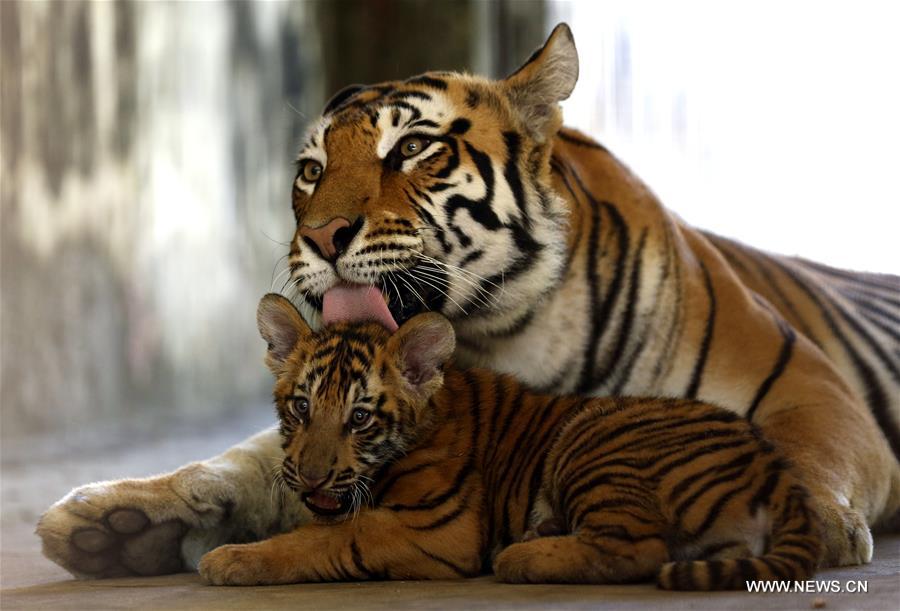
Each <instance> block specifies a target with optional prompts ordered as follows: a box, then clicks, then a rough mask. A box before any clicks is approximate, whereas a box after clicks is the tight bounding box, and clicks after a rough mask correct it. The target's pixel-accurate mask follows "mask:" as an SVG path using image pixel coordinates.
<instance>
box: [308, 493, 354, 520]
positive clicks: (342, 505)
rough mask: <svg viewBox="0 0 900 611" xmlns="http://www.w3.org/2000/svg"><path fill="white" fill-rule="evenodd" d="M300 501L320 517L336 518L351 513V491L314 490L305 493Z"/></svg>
mask: <svg viewBox="0 0 900 611" xmlns="http://www.w3.org/2000/svg"><path fill="white" fill-rule="evenodd" d="M300 500H301V501H303V504H304V505H306V506H307V507H308V508H309V510H310V511H312V512H313V513H314V514H316V515H319V516H326V517H334V516H341V515H344V514H347V513H350V505H351V499H350V491H349V490H344V491H340V492H335V491H332V490H314V491H312V492H304V493H303V494H301V495H300Z"/></svg>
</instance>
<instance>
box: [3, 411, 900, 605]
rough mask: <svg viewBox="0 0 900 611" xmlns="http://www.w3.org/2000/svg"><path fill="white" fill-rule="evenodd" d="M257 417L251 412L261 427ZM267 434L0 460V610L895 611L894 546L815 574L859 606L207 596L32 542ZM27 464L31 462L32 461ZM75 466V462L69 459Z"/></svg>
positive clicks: (609, 596)
mask: <svg viewBox="0 0 900 611" xmlns="http://www.w3.org/2000/svg"><path fill="white" fill-rule="evenodd" d="M265 413H266V412H264V411H257V414H262V415H264V414H265ZM265 424H266V422H265V420H262V419H261V417H255V418H252V419H243V420H239V421H232V422H229V423H227V424H225V425H223V426H222V428H220V429H219V430H208V429H202V430H200V429H198V430H194V431H181V432H179V433H177V434H174V435H167V436H165V437H160V438H156V439H150V440H145V441H144V442H141V443H139V444H137V445H134V444H132V445H129V446H124V445H123V446H120V447H115V446H110V447H107V448H106V449H104V450H102V451H93V452H90V453H89V454H87V455H86V454H85V452H84V451H81V450H79V451H76V449H77V448H76V446H80V447H83V444H84V443H85V442H84V440H71V439H70V440H69V442H63V443H56V444H55V446H54V447H55V451H54V452H49V453H45V452H42V453H41V455H42V456H43V458H42V459H41V460H40V461H39V462H36V461H33V460H30V461H28V462H25V461H22V460H21V458H20V457H21V456H24V455H26V454H25V451H26V448H27V447H28V446H32V447H34V444H35V443H36V442H35V441H33V440H31V441H29V443H28V444H27V445H21V446H19V447H16V444H6V447H4V448H3V469H2V476H3V477H2V481H0V493H2V513H0V552H2V553H0V587H2V589H0V607H2V609H3V610H4V611H6V610H8V609H121V608H143V609H147V608H150V609H161V608H165V609H188V608H190V609H250V608H252V609H281V608H285V609H287V608H291V609H338V608H341V609H346V608H348V607H350V608H367V609H398V608H414V609H519V610H521V609H528V608H552V609H588V608H590V609H633V608H662V607H665V608H669V609H810V608H821V606H822V605H824V608H827V609H890V610H897V609H900V536H896V535H895V536H890V537H881V538H879V539H878V540H877V544H876V552H875V562H873V563H872V564H870V565H867V566H862V567H853V568H850V569H843V570H829V571H822V572H821V573H820V574H819V575H818V576H817V578H816V581H817V582H818V583H824V582H827V581H829V580H838V581H839V582H840V583H841V584H843V583H844V582H846V581H847V580H866V581H867V583H868V592H867V593H860V594H849V593H842V594H835V593H826V594H810V593H802V594H795V593H790V594H788V593H785V594H748V593H744V592H730V593H729V592H725V593H712V594H700V593H697V594H695V593H671V592H661V591H659V590H657V589H656V588H655V587H653V586H652V585H649V584H648V585H633V586H511V585H505V584H498V583H495V582H494V581H493V579H492V578H491V577H482V578H479V579H474V580H464V581H445V582H382V583H350V584H312V585H295V586H278V587H264V588H217V587H211V586H205V585H203V584H201V583H200V580H199V579H198V577H197V575H196V574H181V575H170V576H164V577H153V578H140V579H136V578H128V579H111V580H103V581H75V580H72V579H71V578H70V577H69V575H68V573H66V572H65V571H63V570H62V569H60V568H59V567H57V566H55V565H54V564H52V563H51V562H49V561H48V560H46V559H44V558H43V556H41V553H40V544H39V541H38V540H37V537H35V536H34V535H33V534H32V531H33V529H34V524H35V522H36V520H37V517H38V515H39V514H40V512H41V511H43V509H44V508H46V507H47V506H48V505H49V504H50V503H51V502H52V501H54V500H56V499H57V498H59V497H60V496H62V495H63V494H64V493H65V492H67V491H68V490H69V488H71V487H72V486H73V485H76V484H81V483H85V482H87V481H90V480H98V479H108V478H114V477H123V476H126V475H133V476H142V475H149V474H151V473H153V472H155V471H159V470H165V469H169V468H172V467H175V466H177V465H180V464H182V463H184V462H186V461H189V460H195V459H199V458H203V457H206V456H208V455H211V454H213V453H215V452H217V451H219V450H220V449H222V448H224V447H226V446H227V445H228V444H230V443H232V442H234V441H237V440H238V439H240V438H242V437H243V436H245V435H247V434H250V433H252V432H254V431H256V430H258V429H260V428H262V427H263V426H264V425H265ZM32 454H33V452H32ZM73 456H77V458H74V459H73V458H72V457H73Z"/></svg>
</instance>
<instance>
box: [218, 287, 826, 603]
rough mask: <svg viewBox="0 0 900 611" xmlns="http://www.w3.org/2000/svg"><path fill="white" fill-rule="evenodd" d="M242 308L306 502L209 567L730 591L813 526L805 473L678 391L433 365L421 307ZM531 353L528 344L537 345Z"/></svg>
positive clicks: (445, 349)
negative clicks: (327, 312) (359, 315)
mask: <svg viewBox="0 0 900 611" xmlns="http://www.w3.org/2000/svg"><path fill="white" fill-rule="evenodd" d="M258 322H259V328H260V332H261V334H262V336H263V338H264V339H265V340H266V341H267V342H268V354H267V357H266V361H267V364H268V366H269V367H270V369H271V370H272V372H273V373H274V375H275V377H276V379H277V381H276V384H275V390H274V396H275V402H276V405H277V410H278V415H279V417H280V421H281V432H282V435H283V449H284V451H285V458H284V462H283V465H282V478H283V482H284V484H285V485H286V487H287V488H289V489H290V491H292V493H297V494H299V495H300V498H301V499H302V500H303V502H304V503H305V504H306V506H307V507H308V508H309V509H310V510H311V511H312V513H313V514H314V515H315V516H316V518H317V519H315V520H313V522H312V523H310V524H307V525H304V526H301V527H299V528H297V529H296V530H294V531H293V532H290V533H288V534H283V535H279V536H276V537H273V538H271V539H268V540H265V541H262V542H259V543H250V544H244V545H226V546H223V547H220V548H218V549H216V550H213V551H211V552H210V553H208V554H207V555H206V556H205V557H204V558H203V560H202V562H201V564H200V572H201V574H202V576H203V577H204V578H205V579H206V580H207V581H208V582H211V583H214V584H264V583H291V582H304V581H336V580H361V579H445V578H454V577H467V576H473V575H477V574H478V573H480V572H482V571H483V570H485V569H489V568H490V567H491V563H492V564H493V570H494V573H495V574H496V575H497V577H498V578H499V579H500V580H503V581H507V582H516V583H518V582H558V583H620V582H632V581H642V580H648V579H651V578H653V577H656V578H657V580H658V583H659V585H660V586H661V587H663V588H669V589H700V590H709V589H734V588H737V589H740V588H744V587H745V581H746V580H751V579H787V580H795V579H807V578H809V577H810V576H811V575H812V574H813V571H814V570H815V568H816V566H817V564H818V562H819V559H820V555H821V554H822V543H821V541H820V537H819V525H818V520H817V517H816V516H815V515H814V514H813V512H812V511H811V510H810V507H809V505H808V503H807V493H806V491H805V489H804V488H803V486H801V485H800V484H799V483H798V482H797V480H795V479H794V477H793V476H792V475H791V474H790V473H789V472H788V471H787V470H786V465H785V461H784V460H783V459H782V458H781V457H780V456H779V455H778V453H777V452H776V451H775V450H774V449H773V447H772V446H771V445H770V444H769V443H767V442H766V441H765V440H764V439H762V438H761V437H760V434H759V431H758V430H757V429H756V427H754V426H753V425H752V424H750V423H748V422H747V421H746V420H744V419H743V418H740V417H739V416H736V415H735V414H733V413H731V412H728V411H725V410H723V409H719V408H717V407H713V406H711V405H707V404H703V403H699V402H697V401H690V400H681V399H678V400H667V399H623V398H603V399H600V398H594V399H590V398H583V397H574V396H573V397H553V396H546V395H540V394H536V393H533V392H529V391H528V390H526V389H525V388H524V387H523V386H522V385H521V384H519V383H517V382H516V381H515V380H514V379H513V378H511V377H509V376H506V375H500V374H496V373H492V372H489V371H483V370H475V369H473V370H467V371H462V370H458V369H454V368H452V367H447V364H448V362H449V360H450V358H451V355H452V354H453V351H454V348H455V337H454V332H453V327H451V325H450V324H449V323H448V322H447V321H446V320H445V319H444V318H442V317H441V316H439V315H437V314H433V313H427V314H420V315H418V316H415V317H414V318H412V319H410V320H409V321H408V322H406V323H405V324H404V325H403V326H402V327H400V329H399V330H398V331H396V332H395V333H394V334H393V335H391V334H389V333H388V332H387V331H386V330H385V329H384V328H383V327H382V326H380V325H378V324H375V323H363V324H349V323H337V324H334V325H332V326H331V327H329V328H327V329H326V330H325V331H322V332H319V333H313V332H311V331H310V329H309V328H308V327H307V326H306V324H305V323H304V322H303V320H302V319H301V317H300V315H299V314H298V312H297V311H296V310H295V309H294V306H293V305H292V304H291V303H290V302H289V301H288V300H286V299H285V298H283V297H281V296H278V295H267V296H266V297H264V298H263V300H262V302H261V303H260V306H259V311H258ZM535 358H539V356H537V355H536V356H535Z"/></svg>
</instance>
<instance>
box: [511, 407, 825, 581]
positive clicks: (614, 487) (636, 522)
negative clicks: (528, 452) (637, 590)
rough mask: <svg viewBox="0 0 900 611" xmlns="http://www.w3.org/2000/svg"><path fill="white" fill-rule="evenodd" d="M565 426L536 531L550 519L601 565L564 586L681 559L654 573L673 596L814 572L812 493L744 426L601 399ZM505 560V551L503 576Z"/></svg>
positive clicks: (731, 419) (708, 410)
mask: <svg viewBox="0 0 900 611" xmlns="http://www.w3.org/2000/svg"><path fill="white" fill-rule="evenodd" d="M561 428H562V430H561V432H560V434H559V437H558V438H557V440H556V441H555V443H554V444H553V447H552V449H551V451H550V455H549V458H548V460H547V463H546V465H545V468H544V473H543V480H542V487H541V490H540V493H539V494H540V497H539V499H538V502H537V507H536V508H535V510H534V511H535V515H534V516H533V520H535V521H536V522H537V524H536V526H535V527H536V529H537V530H544V531H546V527H543V528H542V527H541V524H542V520H543V519H544V516H546V515H547V514H549V515H550V516H551V517H550V522H551V524H552V523H554V521H557V520H561V523H562V524H566V525H567V526H568V529H569V530H570V531H571V532H577V533H579V536H578V537H577V538H578V540H579V542H580V543H582V542H583V543H586V544H588V545H593V546H596V548H597V550H598V551H597V554H596V558H597V560H598V562H596V563H591V564H589V565H585V566H583V567H581V570H582V571H584V572H583V573H582V574H579V573H577V572H573V573H571V577H573V579H561V580H563V581H596V580H597V579H596V578H595V576H597V575H599V576H600V577H601V579H602V578H603V577H604V576H605V575H610V576H611V577H612V576H613V575H615V574H617V573H624V572H628V568H629V567H628V565H629V564H630V563H632V562H633V563H635V564H636V565H639V564H640V563H646V564H647V565H650V564H653V565H654V569H655V568H657V566H658V564H661V563H662V562H664V561H665V558H666V557H668V558H670V559H672V560H674V561H670V562H665V564H662V567H661V569H660V570H659V575H658V582H659V585H660V587H662V588H666V589H675V590H718V589H743V588H745V587H746V583H745V582H746V581H747V580H753V579H761V580H771V579H786V580H794V579H806V578H808V577H809V576H811V575H812V574H813V571H814V570H815V568H816V565H817V564H818V561H819V557H820V555H821V553H822V546H821V542H820V540H819V532H818V528H819V527H818V520H817V519H816V517H815V516H814V515H812V514H811V512H810V509H809V507H808V505H807V502H806V498H807V493H806V491H805V489H804V488H803V486H801V485H800V484H799V483H798V482H797V481H796V480H795V479H794V478H793V477H792V476H791V475H790V473H789V472H788V471H787V470H786V469H787V465H786V464H785V461H784V459H783V458H781V457H780V456H779V455H778V453H777V452H775V450H774V448H773V446H772V445H771V444H770V443H768V442H767V441H766V440H765V439H762V438H761V437H760V432H759V429H757V428H756V427H755V426H752V425H749V424H748V423H747V421H746V420H744V419H743V418H740V417H739V416H736V415H735V414H733V413H731V412H727V411H725V410H722V409H719V408H715V407H712V406H710V405H706V404H703V403H698V402H696V401H690V400H669V401H666V400H659V399H657V400H649V401H648V400H644V399H612V400H609V399H598V400H593V401H589V402H588V403H587V404H586V405H585V406H584V407H583V408H582V409H581V410H579V412H578V413H577V414H576V415H575V416H574V417H573V418H572V419H571V421H569V422H568V423H567V424H565V425H564V426H563V427H561ZM748 533H749V537H748ZM533 545H535V544H533ZM552 546H553V544H552V543H551V544H543V545H542V547H552ZM509 550H510V553H516V552H514V551H513V550H514V548H509ZM538 556H539V555H538ZM610 558H616V559H617V560H616V562H617V563H619V566H616V565H614V564H612V563H610ZM505 562H506V559H505V558H503V556H502V554H501V558H499V564H500V568H501V572H503V571H509V570H510V568H509V567H508V566H506V565H505V564H504V563H505ZM539 562H545V561H543V560H541V561H539ZM574 568H575V567H573V566H570V567H567V568H566V569H565V570H572V569H574ZM649 568H650V567H649V566H647V567H646V569H647V570H649Z"/></svg>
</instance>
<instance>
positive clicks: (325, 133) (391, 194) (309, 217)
mask: <svg viewBox="0 0 900 611" xmlns="http://www.w3.org/2000/svg"><path fill="white" fill-rule="evenodd" d="M577 76H578V56H577V53H576V51H575V44H574V41H573V39H572V34H571V32H570V30H569V28H568V27H567V26H566V25H564V24H561V25H559V26H557V28H556V29H555V30H554V31H553V33H552V34H551V35H550V37H549V39H548V40H547V42H546V43H545V45H544V46H543V47H541V48H540V49H539V50H538V51H536V52H535V53H534V54H533V55H532V57H531V58H529V59H528V61H527V62H526V63H525V64H524V65H523V66H522V67H521V68H520V69H519V70H517V71H516V72H515V73H513V74H512V75H510V76H509V77H507V78H505V79H501V80H491V79H487V78H482V77H477V76H472V75H469V74H462V73H454V72H428V73H425V74H422V75H419V76H415V77H412V78H409V79H407V80H404V81H392V82H385V83H378V84H374V85H367V86H351V87H348V88H346V89H344V90H342V91H340V92H339V93H338V94H336V95H335V96H334V98H333V99H332V100H331V101H330V102H329V103H328V104H327V105H326V107H325V109H324V112H323V114H322V116H321V117H320V118H319V119H318V120H316V121H314V122H313V124H312V125H311V126H310V129H309V131H308V133H307V135H306V137H305V140H304V142H303V144H302V145H301V148H300V151H299V153H298V156H297V173H296V176H295V178H294V183H293V187H292V207H293V212H294V217H295V221H296V231H295V233H294V236H293V239H292V240H291V243H290V253H289V256H288V265H289V268H290V280H289V282H288V286H289V287H290V289H291V290H292V291H295V292H296V298H297V303H298V306H299V307H300V309H301V311H302V312H303V315H304V317H305V318H306V320H308V321H309V322H310V323H312V324H313V325H314V326H318V324H319V323H320V322H321V321H322V319H323V316H324V321H325V322H326V324H327V322H328V318H329V315H328V311H327V310H328V302H327V293H328V291H330V290H331V289H332V288H334V287H335V286H339V285H341V284H356V285H374V286H377V287H378V288H379V289H381V290H382V292H383V294H384V296H385V298H386V300H387V306H388V308H389V310H390V313H391V315H392V317H393V318H394V320H395V321H396V323H397V324H402V323H403V322H404V321H405V320H407V319H409V318H410V317H412V316H414V315H415V314H418V313H420V312H423V311H435V312H441V313H443V314H444V315H445V316H447V317H448V318H450V319H451V320H453V321H454V323H459V324H469V321H475V322H473V323H472V324H477V325H480V329H481V332H484V331H485V330H489V328H492V327H496V328H498V329H500V328H503V329H508V328H509V327H510V326H511V325H512V324H513V323H514V322H515V320H517V318H521V317H522V315H523V312H525V311H527V308H528V307H529V306H530V304H533V303H535V301H536V300H537V299H539V298H540V297H541V296H542V295H544V294H546V292H547V291H548V290H549V289H548V287H551V286H553V284H554V281H555V279H556V278H558V277H559V276H560V270H561V268H562V266H563V265H564V261H565V249H566V227H567V216H566V215H567V208H566V205H565V203H564V202H563V200H562V199H561V198H560V197H559V195H558V194H556V193H555V192H554V191H553V189H552V187H551V178H550V153H551V149H552V143H553V138H554V136H555V134H556V132H557V131H558V130H559V128H560V126H561V124H562V118H561V111H560V109H559V102H560V101H561V100H564V99H566V98H567V97H569V94H570V93H571V92H572V90H573V88H574V86H575V81H576V79H577ZM474 313H478V314H479V316H478V317H477V319H476V318H473V317H471V316H468V315H471V314H474Z"/></svg>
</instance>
